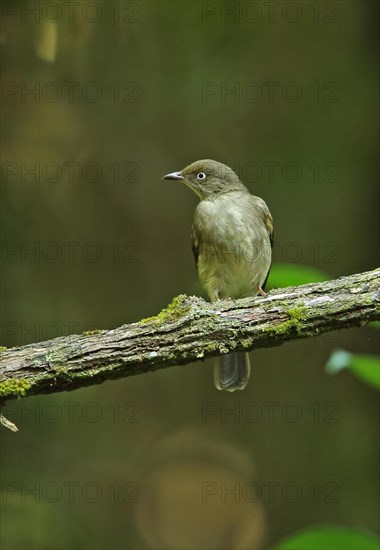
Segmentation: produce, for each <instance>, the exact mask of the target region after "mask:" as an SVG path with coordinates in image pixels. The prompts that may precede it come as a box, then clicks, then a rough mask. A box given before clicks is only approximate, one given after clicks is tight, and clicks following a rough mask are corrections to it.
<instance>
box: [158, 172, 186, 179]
mask: <svg viewBox="0 0 380 550" xmlns="http://www.w3.org/2000/svg"><path fill="white" fill-rule="evenodd" d="M162 179H163V180H183V179H185V178H184V177H183V175H182V174H181V172H172V173H171V174H166V176H164V177H163V178H162Z"/></svg>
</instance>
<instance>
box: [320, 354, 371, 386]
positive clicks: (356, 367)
mask: <svg viewBox="0 0 380 550" xmlns="http://www.w3.org/2000/svg"><path fill="white" fill-rule="evenodd" d="M346 368H348V369H350V370H351V371H352V372H353V373H354V374H355V376H357V377H358V378H359V379H360V380H363V381H364V382H366V383H367V384H369V385H370V386H373V387H374V388H380V357H376V356H374V355H363V354H362V355H360V354H358V353H348V352H347V351H344V350H341V349H338V350H335V351H334V352H333V353H332V355H331V357H330V359H329V360H328V362H327V363H326V372H328V373H329V374H337V373H338V372H340V371H341V370H342V369H346Z"/></svg>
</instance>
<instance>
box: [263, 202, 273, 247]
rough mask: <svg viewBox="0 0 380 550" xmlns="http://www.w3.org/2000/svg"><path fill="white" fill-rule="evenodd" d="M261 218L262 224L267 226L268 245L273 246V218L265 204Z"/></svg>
mask: <svg viewBox="0 0 380 550" xmlns="http://www.w3.org/2000/svg"><path fill="white" fill-rule="evenodd" d="M263 218H264V224H265V227H266V228H267V231H268V235H269V240H270V245H271V247H272V248H273V238H274V226H273V218H272V214H271V213H270V212H269V210H268V207H267V206H266V205H265V209H264V211H263Z"/></svg>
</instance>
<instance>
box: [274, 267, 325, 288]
mask: <svg viewBox="0 0 380 550" xmlns="http://www.w3.org/2000/svg"><path fill="white" fill-rule="evenodd" d="M328 279H330V277H329V276H328V275H327V274H326V273H323V272H322V271H320V270H318V269H314V268H312V267H306V266H303V265H297V266H294V265H286V264H274V265H273V266H272V267H271V270H270V273H269V277H268V281H267V284H266V287H267V288H268V289H269V288H285V287H287V286H298V285H305V284H307V283H319V282H322V281H327V280H328Z"/></svg>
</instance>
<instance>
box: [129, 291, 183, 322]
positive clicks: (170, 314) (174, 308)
mask: <svg viewBox="0 0 380 550" xmlns="http://www.w3.org/2000/svg"><path fill="white" fill-rule="evenodd" d="M186 299H187V296H186V294H180V295H179V296H176V297H175V298H174V299H173V300H172V301H171V303H170V304H169V305H168V307H165V308H164V309H163V310H162V311H160V313H159V314H158V315H155V316H153V317H147V318H146V319H141V321H139V323H138V324H139V325H142V324H146V323H158V324H162V323H166V322H167V321H174V320H175V319H180V318H181V317H184V316H185V315H186V314H187V313H188V312H189V311H190V306H185V305H184V302H185V300H186Z"/></svg>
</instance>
